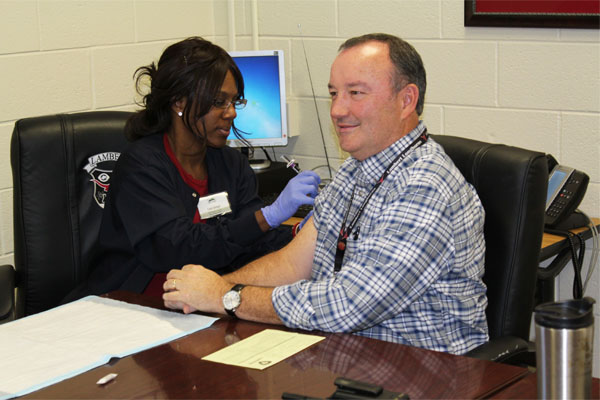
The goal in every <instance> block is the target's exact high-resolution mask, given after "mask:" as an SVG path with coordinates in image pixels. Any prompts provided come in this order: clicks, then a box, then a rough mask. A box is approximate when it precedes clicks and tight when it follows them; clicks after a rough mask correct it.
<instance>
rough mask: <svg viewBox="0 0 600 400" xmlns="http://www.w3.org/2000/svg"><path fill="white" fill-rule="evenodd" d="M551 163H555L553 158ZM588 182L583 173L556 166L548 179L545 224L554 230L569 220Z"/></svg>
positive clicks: (587, 177) (581, 198)
mask: <svg viewBox="0 0 600 400" xmlns="http://www.w3.org/2000/svg"><path fill="white" fill-rule="evenodd" d="M551 161H556V160H554V159H553V158H552V159H551ZM589 181H590V178H589V176H587V175H586V174H585V173H584V172H581V171H578V170H576V169H574V168H571V167H566V166H564V165H559V164H556V165H554V167H553V168H552V171H551V172H550V176H549V179H548V197H547V198H546V216H545V221H544V222H545V224H546V227H548V228H556V227H557V226H558V225H560V223H561V222H564V221H565V220H566V219H567V218H569V217H570V216H571V215H572V214H573V212H574V211H575V209H576V208H577V207H578V206H579V204H580V203H581V200H583V196H584V195H585V191H586V189H587V186H588V183H589Z"/></svg>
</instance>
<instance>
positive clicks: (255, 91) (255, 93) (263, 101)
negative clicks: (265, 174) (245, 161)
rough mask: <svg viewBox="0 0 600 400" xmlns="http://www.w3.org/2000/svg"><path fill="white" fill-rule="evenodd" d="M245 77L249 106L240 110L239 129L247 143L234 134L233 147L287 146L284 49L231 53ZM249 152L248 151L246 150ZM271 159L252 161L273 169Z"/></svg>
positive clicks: (245, 95) (256, 165)
mask: <svg viewBox="0 0 600 400" xmlns="http://www.w3.org/2000/svg"><path fill="white" fill-rule="evenodd" d="M229 54H230V55H231V57H232V58H233V59H234V61H235V63H236V64H237V66H238V68H239V69H240V71H241V72H242V76H243V77H244V97H245V98H246V99H247V100H248V104H247V105H246V107H245V108H244V109H242V110H237V118H236V119H235V126H236V127H237V128H238V129H239V130H240V131H242V132H245V134H244V133H242V137H243V138H244V139H245V140H246V141H247V143H244V141H242V140H239V139H238V138H236V137H235V135H234V134H233V132H232V133H231V134H230V135H229V137H228V138H227V140H228V142H227V144H228V145H229V146H231V147H241V148H246V147H247V146H248V144H250V145H251V146H252V147H264V146H285V145H287V142H288V131H287V114H286V104H285V70H284V64H283V51H282V50H251V51H232V52H229ZM246 150H247V149H246ZM269 164H270V163H269V162H268V160H256V159H253V160H250V165H251V166H252V168H255V169H261V168H267V167H268V166H269Z"/></svg>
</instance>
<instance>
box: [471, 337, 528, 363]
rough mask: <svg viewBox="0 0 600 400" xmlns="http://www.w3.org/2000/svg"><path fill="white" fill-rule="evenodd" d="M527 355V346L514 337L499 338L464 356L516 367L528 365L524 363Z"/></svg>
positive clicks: (524, 342)
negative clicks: (523, 364)
mask: <svg viewBox="0 0 600 400" xmlns="http://www.w3.org/2000/svg"><path fill="white" fill-rule="evenodd" d="M527 353H529V344H528V343H527V342H526V341H525V340H523V339H521V338H519V337H516V336H501V337H497V338H494V339H491V340H490V341H489V342H486V343H484V344H482V345H480V346H478V347H475V348H474V349H473V350H471V351H469V352H467V353H466V354H465V356H467V357H473V358H479V359H481V360H489V361H496V362H501V363H505V364H513V365H518V364H522V363H525V364H530V362H529V361H524V360H528V358H527V357H526V354H527ZM534 365H535V364H534Z"/></svg>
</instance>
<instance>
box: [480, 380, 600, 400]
mask: <svg viewBox="0 0 600 400" xmlns="http://www.w3.org/2000/svg"><path fill="white" fill-rule="evenodd" d="M599 396H600V379H598V378H592V397H591V398H592V399H598V398H599ZM490 398H491V399H537V398H538V397H537V376H536V375H535V374H531V375H528V376H526V377H524V378H523V379H521V380H519V381H517V382H515V383H513V384H512V385H509V386H507V387H505V388H504V389H502V390H500V391H499V392H496V393H495V394H494V395H492V396H491V397H490Z"/></svg>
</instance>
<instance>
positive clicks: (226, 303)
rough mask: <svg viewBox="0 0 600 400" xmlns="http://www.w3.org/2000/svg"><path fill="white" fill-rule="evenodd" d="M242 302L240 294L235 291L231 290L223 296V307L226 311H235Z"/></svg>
mask: <svg viewBox="0 0 600 400" xmlns="http://www.w3.org/2000/svg"><path fill="white" fill-rule="evenodd" d="M241 302H242V297H241V296H240V293H239V292H237V291H235V290H230V291H229V292H227V293H225V296H223V307H225V309H226V310H235V309H236V308H238V307H239V305H240V303H241Z"/></svg>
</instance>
